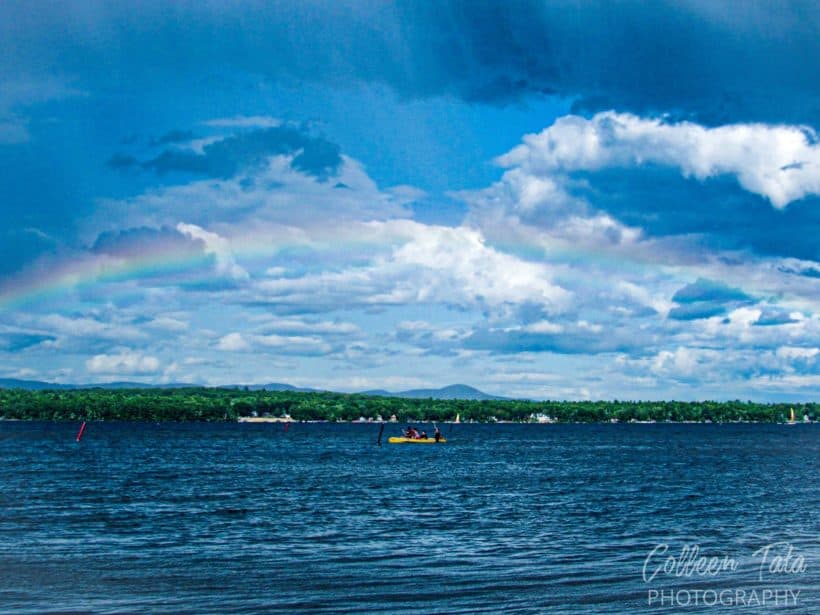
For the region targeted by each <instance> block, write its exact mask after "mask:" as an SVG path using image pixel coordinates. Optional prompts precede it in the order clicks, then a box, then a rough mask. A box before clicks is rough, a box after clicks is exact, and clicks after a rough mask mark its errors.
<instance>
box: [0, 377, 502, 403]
mask: <svg viewBox="0 0 820 615" xmlns="http://www.w3.org/2000/svg"><path fill="white" fill-rule="evenodd" d="M201 386H204V385H201V384H193V383H186V382H171V383H167V384H146V383H144V382H98V383H92V384H58V383H56V382H42V381H40V380H19V379H17V378H0V389H28V390H30V391H42V390H45V389H51V390H57V389H62V390H67V389H184V388H195V387H201ZM246 387H247V389H248V390H249V391H294V392H298V393H321V392H322V390H321V389H310V388H303V387H295V386H293V385H292V384H285V383H282V382H270V383H268V384H248V385H245V384H226V385H222V386H219V387H217V388H220V389H244V388H246ZM360 395H372V396H379V397H403V398H409V399H430V398H432V399H473V400H482V399H508V398H506V397H497V396H495V395H488V394H487V393H484V392H483V391H479V390H478V389H476V388H473V387H471V386H467V385H466V384H451V385H450V386H446V387H442V388H440V389H411V390H409V391H399V392H397V393H391V392H390V391H385V390H383V389H374V390H371V391H362V392H361V393H360Z"/></svg>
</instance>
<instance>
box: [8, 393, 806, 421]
mask: <svg viewBox="0 0 820 615" xmlns="http://www.w3.org/2000/svg"><path fill="white" fill-rule="evenodd" d="M792 408H793V409H794V413H795V415H796V417H797V420H798V421H800V420H802V419H803V417H804V416H808V417H809V418H810V419H811V420H812V421H814V420H817V419H818V418H820V413H819V412H818V409H820V404H817V403H798V404H792V403H777V404H762V403H754V402H749V401H724V402H716V401H698V402H681V401H618V400H613V401H526V400H491V401H486V400H485V401H472V400H443V399H404V398H397V397H379V396H370V395H361V394H342V393H330V392H327V393H325V392H321V393H318V392H295V391H248V390H242V389H222V388H204V387H203V388H176V389H97V388H95V389H77V390H43V391H30V390H23V389H0V418H2V419H6V420H9V419H17V420H46V421H76V420H89V421H93V420H106V421H109V420H118V421H119V420H124V421H237V420H239V419H240V418H242V417H289V418H290V419H292V420H293V421H355V420H360V419H362V418H364V419H369V420H389V419H390V417H392V416H394V415H395V417H396V418H397V419H398V420H399V421H401V422H412V421H416V422H420V421H442V422H443V421H451V420H453V419H454V418H455V417H456V415H459V416H460V420H461V421H471V420H474V421H481V422H492V421H516V422H534V421H539V420H540V421H547V420H549V421H554V422H559V423H561V422H566V423H577V422H581V423H599V422H614V421H618V422H629V421H658V422H662V421H672V422H684V421H687V422H688V421H696V422H715V423H725V422H737V421H748V422H761V423H779V422H784V421H786V420H788V418H789V415H790V411H791V409H792Z"/></svg>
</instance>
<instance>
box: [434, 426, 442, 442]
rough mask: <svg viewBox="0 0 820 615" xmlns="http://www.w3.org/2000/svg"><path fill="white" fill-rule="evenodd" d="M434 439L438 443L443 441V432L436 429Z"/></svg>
mask: <svg viewBox="0 0 820 615" xmlns="http://www.w3.org/2000/svg"><path fill="white" fill-rule="evenodd" d="M433 437H434V438H435V439H436V442H440V441H441V430H440V429H439V428H438V427H436V430H435V431H434V432H433Z"/></svg>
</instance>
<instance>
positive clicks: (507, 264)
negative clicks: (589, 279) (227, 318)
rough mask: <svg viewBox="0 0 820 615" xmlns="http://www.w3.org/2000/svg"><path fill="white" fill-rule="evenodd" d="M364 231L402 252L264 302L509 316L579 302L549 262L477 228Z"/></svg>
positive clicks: (316, 277)
mask: <svg viewBox="0 0 820 615" xmlns="http://www.w3.org/2000/svg"><path fill="white" fill-rule="evenodd" d="M356 230H357V231H358V234H359V235H360V236H361V237H362V238H363V239H365V240H366V239H367V238H368V236H369V237H374V236H377V237H380V238H381V242H382V243H386V244H387V245H390V244H391V243H392V244H394V247H393V248H392V250H391V251H390V252H389V253H387V254H381V255H377V256H376V257H374V258H373V259H372V262H371V264H369V265H366V266H362V267H349V268H346V269H343V270H342V271H339V272H328V271H325V272H321V273H318V274H312V275H307V276H304V277H302V278H278V279H273V280H266V281H263V282H260V283H259V284H258V285H257V287H256V289H257V291H258V293H259V297H258V298H260V299H261V298H264V297H267V300H269V301H271V302H284V303H289V304H293V303H304V304H308V303H310V302H312V304H313V305H314V306H316V305H317V304H318V305H323V304H324V305H333V306H339V305H368V304H382V305H399V304H412V303H440V304H445V305H457V306H460V307H484V308H487V309H493V310H501V311H503V310H504V309H505V306H506V307H510V306H515V305H520V304H522V303H532V304H535V305H538V306H541V307H543V308H544V309H545V310H548V311H560V310H562V309H564V308H565V307H566V306H567V304H568V303H569V301H570V299H571V293H569V292H567V291H566V290H565V289H563V288H561V287H560V286H559V285H557V284H555V283H553V282H552V277H553V271H552V270H551V268H550V267H549V266H548V265H546V264H544V263H537V262H532V261H526V260H523V259H520V258H518V257H516V256H513V255H511V254H507V253H505V252H501V251H499V250H496V249H495V248H492V247H490V246H488V245H486V243H485V242H484V238H483V236H482V234H481V232H480V231H478V230H475V229H470V228H467V227H455V228H452V227H444V226H429V225H424V224H419V223H416V222H411V221H407V220H394V221H390V222H371V223H368V224H365V225H361V226H360V227H358V228H357V229H356Z"/></svg>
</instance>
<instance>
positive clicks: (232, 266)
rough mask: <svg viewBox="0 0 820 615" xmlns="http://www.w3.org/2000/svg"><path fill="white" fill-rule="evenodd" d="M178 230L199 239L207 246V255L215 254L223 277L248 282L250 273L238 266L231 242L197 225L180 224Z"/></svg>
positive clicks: (219, 271)
mask: <svg viewBox="0 0 820 615" xmlns="http://www.w3.org/2000/svg"><path fill="white" fill-rule="evenodd" d="M176 228H177V230H178V231H179V232H180V233H182V234H183V235H186V236H187V237H190V238H191V239H199V240H201V241H202V243H203V244H204V245H205V252H206V254H213V255H214V257H215V258H216V271H217V273H220V274H222V275H227V276H229V277H230V278H232V279H234V280H247V279H248V277H249V276H248V272H247V271H245V270H244V269H243V268H242V267H240V266H239V265H237V264H236V262H235V261H234V257H233V253H232V252H231V245H230V242H229V241H228V240H227V239H225V238H224V237H220V236H219V235H218V234H216V233H211V232H209V231H206V230H205V229H203V228H200V227H199V226H197V225H196V224H185V223H183V222H180V223H179V224H177V226H176Z"/></svg>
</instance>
